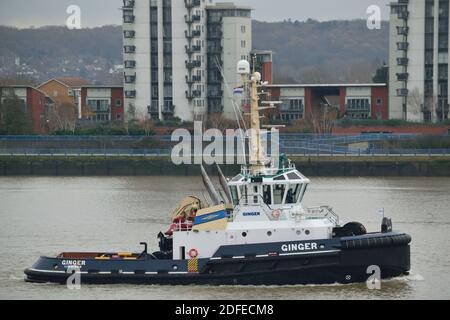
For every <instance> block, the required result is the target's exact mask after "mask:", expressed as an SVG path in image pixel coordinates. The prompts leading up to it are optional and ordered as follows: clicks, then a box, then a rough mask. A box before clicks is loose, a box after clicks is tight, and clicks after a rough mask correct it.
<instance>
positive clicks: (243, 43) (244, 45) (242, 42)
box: [241, 40, 247, 48]
mask: <svg viewBox="0 0 450 320" xmlns="http://www.w3.org/2000/svg"><path fill="white" fill-rule="evenodd" d="M246 46H247V42H246V41H245V40H241V47H242V48H245V47H246Z"/></svg>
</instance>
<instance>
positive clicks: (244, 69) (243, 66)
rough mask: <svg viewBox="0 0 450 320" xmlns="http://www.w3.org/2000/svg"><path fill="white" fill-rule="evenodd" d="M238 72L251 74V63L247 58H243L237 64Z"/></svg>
mask: <svg viewBox="0 0 450 320" xmlns="http://www.w3.org/2000/svg"><path fill="white" fill-rule="evenodd" d="M237 69H238V70H237V71H238V74H250V63H249V62H248V61H247V60H241V61H239V62H238V65H237Z"/></svg>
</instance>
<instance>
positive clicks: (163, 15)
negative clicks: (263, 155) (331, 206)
mask: <svg viewBox="0 0 450 320" xmlns="http://www.w3.org/2000/svg"><path fill="white" fill-rule="evenodd" d="M251 34H252V30H251V9H250V8H249V7H242V6H235V5H234V4H233V3H217V4H213V3H212V1H211V0H124V1H123V36H124V44H123V45H124V47H123V50H124V53H123V59H124V67H125V73H124V96H125V103H124V104H125V116H126V118H127V119H130V118H131V119H132V118H137V119H143V118H153V119H159V120H167V119H173V118H179V119H181V120H183V121H193V120H202V119H204V118H205V116H206V115H207V113H217V112H219V113H222V112H223V113H225V115H226V116H228V117H230V118H231V119H234V117H235V116H234V113H233V112H232V110H233V109H232V98H233V96H232V93H231V92H230V90H231V91H232V90H233V86H235V85H237V83H238V81H239V79H238V77H237V76H236V72H235V70H236V63H237V61H239V60H241V59H244V58H245V59H248V58H249V54H250V51H251V48H252V43H251ZM222 75H224V77H225V79H224V78H223V77H222ZM224 81H227V83H228V86H227V85H225V83H224ZM227 87H228V88H227Z"/></svg>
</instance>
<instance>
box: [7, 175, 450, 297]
mask: <svg viewBox="0 0 450 320" xmlns="http://www.w3.org/2000/svg"><path fill="white" fill-rule="evenodd" d="M188 194H193V195H198V196H201V194H202V189H201V179H200V178H192V177H189V178H185V177H182V178H173V177H172V178H169V177H129V178H127V177H115V178H98V177H95V178H53V177H49V178H35V177H32V178H27V177H8V178H0V268H1V270H2V272H1V273H0V298H1V299H184V298H188V299H368V298H373V299H432V298H437V299H440V298H445V299H449V298H450V289H449V288H450V275H449V274H448V270H450V254H449V253H450V179H448V178H315V179H312V184H311V186H310V188H309V192H308V194H307V196H306V197H305V203H306V204H307V205H309V206H314V205H320V204H329V205H331V206H332V207H334V209H335V211H336V212H337V213H338V214H339V215H340V216H341V218H342V219H344V220H346V221H350V220H352V221H353V220H357V221H361V222H363V223H364V224H365V225H366V226H367V227H368V229H372V230H376V229H379V224H380V217H379V216H377V214H376V210H377V208H380V207H384V208H385V211H386V215H388V216H389V217H391V218H392V219H393V222H394V229H396V230H402V231H406V232H408V233H409V234H411V235H412V237H413V243H412V247H411V254H412V257H411V264H412V270H411V271H412V272H411V275H409V276H407V277H403V278H399V279H394V280H389V281H384V282H383V283H382V289H381V290H380V291H369V290H368V289H367V288H366V286H365V285H364V284H358V285H327V286H293V287H192V286H191V287H160V286H132V285H107V286H82V289H81V290H74V291H73V290H68V289H67V288H66V287H65V286H60V285H53V284H44V285H42V284H29V283H25V282H24V281H23V269H25V268H27V267H29V266H31V265H32V264H33V262H34V261H35V260H36V259H37V258H38V257H39V256H40V255H54V254H57V253H59V252H61V251H116V250H119V251H139V250H141V248H140V247H139V242H141V241H147V242H149V244H151V246H152V249H155V250H156V248H157V240H156V235H157V233H158V232H159V231H160V230H164V231H165V229H166V228H167V224H168V222H169V218H168V217H169V214H170V212H171V211H172V210H173V209H174V208H175V207H176V206H177V204H178V202H179V201H180V200H181V198H183V196H184V195H188Z"/></svg>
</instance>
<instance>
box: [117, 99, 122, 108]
mask: <svg viewBox="0 0 450 320" xmlns="http://www.w3.org/2000/svg"><path fill="white" fill-rule="evenodd" d="M121 106H122V100H121V99H116V107H121Z"/></svg>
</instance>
